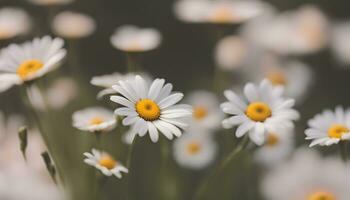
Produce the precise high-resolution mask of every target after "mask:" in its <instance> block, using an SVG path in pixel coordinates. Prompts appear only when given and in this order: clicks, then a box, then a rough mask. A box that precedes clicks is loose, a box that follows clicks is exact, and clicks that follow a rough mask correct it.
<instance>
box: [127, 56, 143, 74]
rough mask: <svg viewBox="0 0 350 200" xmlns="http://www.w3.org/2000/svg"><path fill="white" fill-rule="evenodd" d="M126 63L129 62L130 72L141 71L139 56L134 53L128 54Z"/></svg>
mask: <svg viewBox="0 0 350 200" xmlns="http://www.w3.org/2000/svg"><path fill="white" fill-rule="evenodd" d="M126 61H127V67H128V68H127V70H128V72H136V71H140V68H141V67H140V64H139V62H138V60H137V55H135V54H134V53H130V52H127V53H126Z"/></svg>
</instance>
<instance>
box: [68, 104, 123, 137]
mask: <svg viewBox="0 0 350 200" xmlns="http://www.w3.org/2000/svg"><path fill="white" fill-rule="evenodd" d="M72 120H73V126H74V127H75V128H77V129H80V130H82V131H89V132H94V133H96V132H97V133H98V132H107V131H110V130H112V129H114V127H115V126H116V123H117V121H116V117H115V115H114V114H113V112H111V111H110V110H107V109H105V108H102V107H91V108H86V109H84V110H80V111H77V112H75V113H73V115H72Z"/></svg>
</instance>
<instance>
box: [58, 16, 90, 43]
mask: <svg viewBox="0 0 350 200" xmlns="http://www.w3.org/2000/svg"><path fill="white" fill-rule="evenodd" d="M52 28H53V30H54V32H55V33H56V34H57V35H58V36H60V37H63V38H68V39H79V38H83V37H87V36H89V35H91V34H93V33H94V31H95V30H96V23H95V21H94V19H93V18H91V17H90V16H88V15H85V14H82V13H77V12H71V11H64V12H61V13H59V14H58V15H56V17H55V18H54V20H53V22H52Z"/></svg>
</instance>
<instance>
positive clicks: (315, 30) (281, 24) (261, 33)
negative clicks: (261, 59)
mask: <svg viewBox="0 0 350 200" xmlns="http://www.w3.org/2000/svg"><path fill="white" fill-rule="evenodd" d="M245 32H246V34H245V35H247V37H248V38H250V40H252V42H254V43H257V44H259V45H261V46H263V47H265V48H267V49H269V50H272V51H274V52H275V53H278V54H309V53H314V52H316V51H318V50H320V49H321V48H323V47H324V46H325V45H326V44H327V42H328V20H327V18H326V17H325V15H324V14H323V13H322V12H321V11H320V10H319V9H318V8H317V7H315V6H311V5H307V6H303V7H301V8H300V9H298V10H296V11H289V12H286V13H283V14H281V15H280V16H270V17H267V18H264V19H262V20H256V21H253V22H252V23H250V24H248V25H247V26H246V27H245Z"/></svg>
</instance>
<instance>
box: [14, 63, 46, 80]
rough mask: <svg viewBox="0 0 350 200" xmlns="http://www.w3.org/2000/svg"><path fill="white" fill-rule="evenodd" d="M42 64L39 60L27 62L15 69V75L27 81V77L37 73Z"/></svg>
mask: <svg viewBox="0 0 350 200" xmlns="http://www.w3.org/2000/svg"><path fill="white" fill-rule="evenodd" d="M43 66H44V64H43V63H42V62H41V61H39V60H27V61H25V62H23V63H22V64H21V65H20V66H19V67H18V68H17V74H18V76H19V77H21V79H22V80H27V79H28V77H29V76H31V75H33V74H34V73H36V72H37V71H39V70H40V69H41V68H42V67H43Z"/></svg>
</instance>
